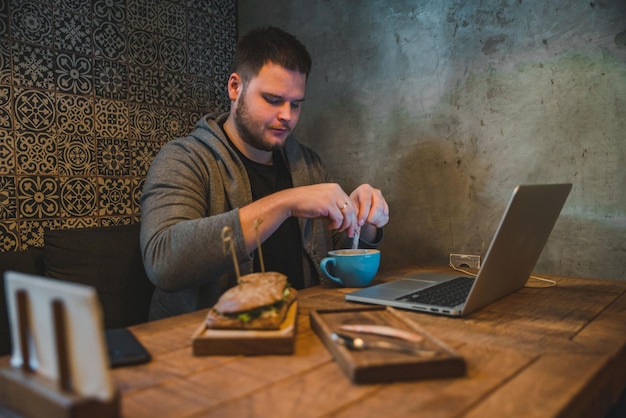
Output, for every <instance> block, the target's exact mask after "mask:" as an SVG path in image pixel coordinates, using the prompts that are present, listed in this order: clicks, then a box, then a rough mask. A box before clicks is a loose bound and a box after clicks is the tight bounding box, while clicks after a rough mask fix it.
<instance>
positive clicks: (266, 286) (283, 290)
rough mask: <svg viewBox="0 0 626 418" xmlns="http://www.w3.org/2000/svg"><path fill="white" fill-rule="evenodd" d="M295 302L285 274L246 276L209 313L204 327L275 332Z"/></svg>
mask: <svg viewBox="0 0 626 418" xmlns="http://www.w3.org/2000/svg"><path fill="white" fill-rule="evenodd" d="M296 298H297V291H296V289H294V288H292V287H291V286H290V285H289V283H288V282H287V276H285V275H284V274H281V273H278V272H264V273H252V274H247V275H245V276H241V277H240V278H239V284H237V285H236V286H235V287H232V288H230V289H228V290H227V291H226V292H224V294H222V296H221V297H220V298H219V300H218V301H217V303H216V304H215V306H213V308H211V309H210V310H209V313H208V315H207V318H206V325H207V327H208V328H213V329H250V330H253V329H256V330H272V329H278V328H280V325H281V324H282V323H283V321H284V320H285V317H286V316H287V312H288V311H289V307H290V306H291V304H292V303H293V302H295V300H296Z"/></svg>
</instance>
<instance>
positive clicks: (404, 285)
mask: <svg viewBox="0 0 626 418" xmlns="http://www.w3.org/2000/svg"><path fill="white" fill-rule="evenodd" d="M434 284H437V281H435V280H433V281H429V280H420V279H399V280H394V281H391V282H386V283H382V284H380V285H377V286H371V287H366V288H364V289H361V290H358V291H356V292H353V293H352V295H355V296H361V297H373V298H389V299H395V298H396V297H400V296H403V295H406V294H407V293H412V292H415V291H418V290H420V289H423V288H425V287H430V286H432V285H434Z"/></svg>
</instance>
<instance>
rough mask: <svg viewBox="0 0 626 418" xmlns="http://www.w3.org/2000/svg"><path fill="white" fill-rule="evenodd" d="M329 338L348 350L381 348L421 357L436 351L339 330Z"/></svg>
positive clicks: (434, 354) (433, 355)
mask: <svg viewBox="0 0 626 418" xmlns="http://www.w3.org/2000/svg"><path fill="white" fill-rule="evenodd" d="M330 338H331V339H332V340H333V341H334V342H335V343H337V344H339V345H342V346H344V347H347V348H349V349H350V350H355V351H361V350H366V349H382V350H393V351H399V352H402V353H405V354H413V355H417V356H422V357H435V356H436V355H437V354H439V352H438V351H434V350H425V349H422V348H416V347H411V346H408V345H404V344H396V343H391V342H389V341H380V340H377V341H367V342H366V341H365V340H363V339H362V338H358V337H351V336H349V335H346V334H341V333H339V332H333V333H332V334H330Z"/></svg>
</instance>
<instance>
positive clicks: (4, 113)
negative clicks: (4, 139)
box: [0, 86, 13, 129]
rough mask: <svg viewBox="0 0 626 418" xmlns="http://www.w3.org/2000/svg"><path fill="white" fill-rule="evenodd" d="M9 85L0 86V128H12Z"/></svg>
mask: <svg viewBox="0 0 626 418" xmlns="http://www.w3.org/2000/svg"><path fill="white" fill-rule="evenodd" d="M11 99H12V97H11V87H9V86H0V129H12V128H13V116H12V112H11V104H12V100H11Z"/></svg>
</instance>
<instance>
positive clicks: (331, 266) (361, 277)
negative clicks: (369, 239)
mask: <svg viewBox="0 0 626 418" xmlns="http://www.w3.org/2000/svg"><path fill="white" fill-rule="evenodd" d="M379 265H380V251H379V250H370V249H354V250H352V249H345V250H334V251H329V252H328V257H325V258H324V259H322V261H320V268H321V269H322V272H323V273H324V275H325V276H326V277H328V278H329V279H330V280H332V281H333V282H335V283H339V284H340V285H342V286H345V287H364V286H367V285H369V284H370V283H371V282H372V280H373V279H374V276H376V273H378V266H379Z"/></svg>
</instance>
